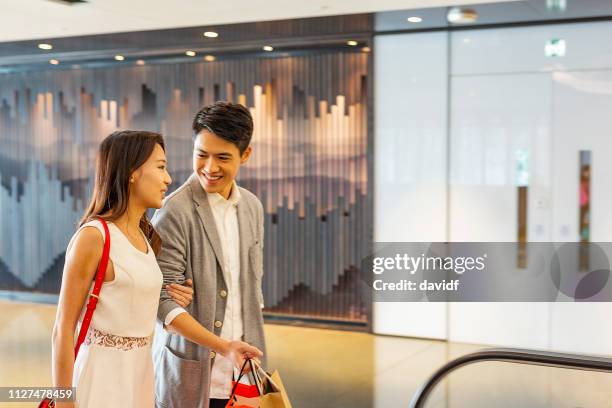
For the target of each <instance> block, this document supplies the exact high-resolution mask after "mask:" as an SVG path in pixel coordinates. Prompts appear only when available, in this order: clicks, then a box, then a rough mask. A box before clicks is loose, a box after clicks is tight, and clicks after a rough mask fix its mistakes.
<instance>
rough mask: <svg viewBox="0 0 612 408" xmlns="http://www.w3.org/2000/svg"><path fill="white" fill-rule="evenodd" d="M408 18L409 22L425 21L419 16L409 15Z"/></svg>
mask: <svg viewBox="0 0 612 408" xmlns="http://www.w3.org/2000/svg"><path fill="white" fill-rule="evenodd" d="M406 20H407V21H408V22H409V23H420V22H421V21H423V19H422V18H421V17H417V16H412V17H408V18H407V19H406Z"/></svg>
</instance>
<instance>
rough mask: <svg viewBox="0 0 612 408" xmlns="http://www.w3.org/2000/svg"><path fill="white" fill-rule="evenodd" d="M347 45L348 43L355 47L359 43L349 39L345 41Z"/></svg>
mask: <svg viewBox="0 0 612 408" xmlns="http://www.w3.org/2000/svg"><path fill="white" fill-rule="evenodd" d="M346 44H347V45H350V46H351V47H356V46H357V45H358V44H359V43H358V42H357V41H355V40H350V41H347V42H346Z"/></svg>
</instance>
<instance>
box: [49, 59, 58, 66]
mask: <svg viewBox="0 0 612 408" xmlns="http://www.w3.org/2000/svg"><path fill="white" fill-rule="evenodd" d="M49 64H51V65H58V64H59V61H58V60H56V59H51V60H49Z"/></svg>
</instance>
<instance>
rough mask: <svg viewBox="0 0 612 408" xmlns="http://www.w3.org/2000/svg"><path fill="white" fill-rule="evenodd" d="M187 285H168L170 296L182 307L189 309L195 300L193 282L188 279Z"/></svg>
mask: <svg viewBox="0 0 612 408" xmlns="http://www.w3.org/2000/svg"><path fill="white" fill-rule="evenodd" d="M185 285H187V286H183V285H179V284H178V283H171V284H169V285H166V290H167V291H168V295H169V296H170V297H171V298H172V299H173V300H174V301H175V302H176V303H178V304H179V305H180V306H181V307H187V306H189V304H190V303H191V301H192V300H193V281H192V280H191V279H187V280H186V281H185Z"/></svg>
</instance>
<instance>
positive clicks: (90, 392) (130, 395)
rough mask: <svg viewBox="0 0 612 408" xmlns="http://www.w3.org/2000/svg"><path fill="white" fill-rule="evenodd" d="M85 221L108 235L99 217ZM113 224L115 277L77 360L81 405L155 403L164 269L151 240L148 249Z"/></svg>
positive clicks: (126, 407) (128, 407) (142, 406)
mask: <svg viewBox="0 0 612 408" xmlns="http://www.w3.org/2000/svg"><path fill="white" fill-rule="evenodd" d="M85 226H93V227H96V228H98V230H100V232H101V233H102V236H104V227H103V226H102V224H101V223H100V222H99V221H92V222H89V223H87V224H85V225H83V227H81V228H84V227H85ZM108 229H109V232H110V238H111V246H110V261H111V262H112V263H113V267H114V271H115V279H114V280H113V281H111V282H105V283H104V284H103V285H102V290H101V292H100V300H99V302H98V305H97V307H96V310H95V311H94V314H93V319H92V321H91V325H90V329H89V331H88V334H87V337H86V338H85V341H84V342H83V344H82V346H81V349H80V351H79V355H78V356H77V359H76V361H75V364H74V374H73V379H72V383H73V386H75V387H76V404H75V406H76V407H78V408H103V407H104V408H107V407H122V408H153V407H154V406H155V389H154V373H153V360H152V356H151V340H152V334H153V331H154V328H155V320H156V315H157V307H158V304H159V294H160V290H161V287H162V282H163V278H162V273H161V270H160V269H159V266H158V265H157V261H156V259H155V254H154V253H153V250H152V249H151V246H150V245H149V243H148V242H147V248H148V251H147V253H146V254H145V253H144V252H142V251H140V250H138V249H137V248H136V247H134V246H133V245H132V243H131V242H130V241H129V240H128V239H127V237H126V236H125V235H124V234H123V233H122V232H121V231H120V230H119V228H117V227H116V226H115V225H114V224H113V223H110V222H109V223H108ZM75 236H76V234H75ZM73 240H74V237H73V238H72V240H71V241H70V243H69V244H68V249H70V246H71V245H72V242H73ZM145 241H146V239H145ZM92 287H93V284H92ZM84 311H85V309H84V310H83V313H82V314H81V319H82V318H83V315H84Z"/></svg>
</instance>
